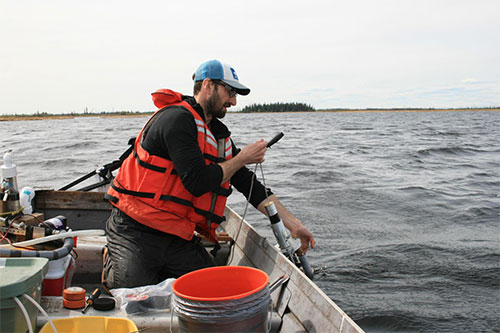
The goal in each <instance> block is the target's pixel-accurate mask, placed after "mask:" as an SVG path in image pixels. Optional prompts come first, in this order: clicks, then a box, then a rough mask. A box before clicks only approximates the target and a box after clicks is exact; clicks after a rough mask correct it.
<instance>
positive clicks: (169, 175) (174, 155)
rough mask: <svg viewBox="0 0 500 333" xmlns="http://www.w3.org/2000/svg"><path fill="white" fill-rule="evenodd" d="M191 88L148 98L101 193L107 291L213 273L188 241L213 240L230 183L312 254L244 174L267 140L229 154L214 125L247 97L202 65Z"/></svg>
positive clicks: (222, 73)
mask: <svg viewBox="0 0 500 333" xmlns="http://www.w3.org/2000/svg"><path fill="white" fill-rule="evenodd" d="M193 80H194V82H195V83H194V97H189V96H183V95H181V94H179V93H177V92H174V91H171V90H158V91H156V92H155V93H153V101H154V103H155V105H156V106H158V107H159V109H160V110H159V111H157V112H156V113H155V114H154V115H153V116H152V117H151V118H150V119H149V120H148V122H147V123H146V125H145V126H144V127H143V129H142V130H141V132H140V133H139V136H138V137H137V138H136V140H135V145H134V151H133V152H132V153H131V154H130V155H129V156H128V157H127V159H125V161H124V162H123V164H122V166H121V168H120V171H119V172H118V174H117V176H116V178H115V179H114V181H113V183H112V186H111V188H110V189H109V191H108V193H107V195H106V196H107V198H108V199H109V200H110V202H111V203H112V204H113V206H114V207H113V210H112V213H111V216H110V218H109V219H108V222H107V227H106V228H107V237H108V245H107V255H106V256H105V264H104V271H103V283H104V285H105V286H106V287H107V288H109V289H111V288H122V287H136V286H142V285H150V284H157V283H159V282H160V281H163V280H164V279H166V278H169V277H179V276H181V275H182V274H185V273H188V272H191V271H193V270H196V269H200V268H205V267H210V266H214V260H213V258H212V257H211V255H210V254H208V253H207V251H206V250H205V249H204V247H203V246H202V245H201V243H200V237H199V236H198V235H203V236H205V237H206V238H207V239H209V240H211V241H214V242H215V241H216V237H217V236H216V233H215V231H216V228H217V226H218V224H219V223H221V222H222V221H223V220H224V217H223V214H224V207H225V203H226V198H227V196H228V195H229V194H230V193H231V187H230V185H233V186H234V187H235V188H236V189H237V190H238V191H240V192H242V193H243V194H244V195H245V196H246V197H247V198H249V200H250V203H251V204H252V205H253V206H254V207H256V208H257V209H258V210H259V211H261V212H262V213H263V214H266V212H265V208H264V204H265V202H266V195H268V196H269V198H270V199H271V200H273V201H274V203H275V205H276V207H277V210H278V213H279V215H280V216H281V218H282V220H283V223H284V224H285V226H286V227H287V228H288V229H289V230H290V231H291V234H292V236H293V237H298V238H300V240H301V249H300V251H302V252H304V253H305V252H306V251H307V249H308V248H309V247H314V242H315V241H314V237H313V235H312V234H311V232H310V231H309V230H308V229H307V228H306V227H305V226H303V225H302V223H301V222H300V221H299V220H298V219H297V218H296V217H295V216H294V215H293V214H291V213H290V212H289V211H288V210H286V209H285V207H283V205H282V204H281V203H280V202H279V200H278V199H277V198H276V196H275V195H274V194H272V192H271V191H270V190H269V189H266V188H264V186H263V185H262V184H261V183H260V182H258V181H257V179H256V178H255V175H254V174H253V172H251V171H250V170H249V169H247V168H246V167H245V165H247V164H254V163H261V162H263V161H264V155H265V153H266V149H267V148H266V145H267V142H265V141H264V140H260V141H257V142H254V143H252V144H250V145H248V146H246V147H244V148H243V149H241V150H240V149H237V148H236V147H234V145H233V143H232V140H231V138H230V132H229V130H228V129H227V127H226V126H225V125H224V124H223V123H222V122H221V121H220V120H219V119H221V118H223V117H224V116H225V114H226V112H227V109H228V108H229V107H231V106H234V105H236V97H237V94H240V95H248V94H249V93H250V89H249V88H247V87H246V86H244V85H243V84H241V83H240V82H239V80H238V76H237V75H236V72H235V71H234V69H233V68H232V67H230V66H229V65H227V64H224V63H222V62H220V61H218V60H211V61H207V62H205V63H203V64H202V65H201V66H200V67H199V68H198V69H197V70H196V72H195V73H194V74H193ZM252 179H253V186H251V184H252ZM251 189H252V190H251ZM250 190H251V193H250ZM266 191H267V194H266Z"/></svg>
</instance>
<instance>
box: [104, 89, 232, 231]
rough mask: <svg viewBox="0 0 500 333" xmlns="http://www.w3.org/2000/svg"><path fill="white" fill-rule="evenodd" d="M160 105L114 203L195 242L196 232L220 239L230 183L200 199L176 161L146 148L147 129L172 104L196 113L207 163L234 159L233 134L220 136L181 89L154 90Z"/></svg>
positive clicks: (115, 186)
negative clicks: (184, 180) (217, 234)
mask: <svg viewBox="0 0 500 333" xmlns="http://www.w3.org/2000/svg"><path fill="white" fill-rule="evenodd" d="M153 100H154V102H155V105H156V106H157V107H159V108H160V110H158V111H156V112H155V113H154V114H153V115H152V116H151V118H149V120H148V122H147V123H146V125H144V127H143V128H142V130H141V132H140V133H139V136H138V137H137V139H136V140H135V144H134V150H133V152H132V153H131V154H130V155H129V156H128V157H127V158H126V159H125V160H124V161H123V164H122V166H121V168H120V171H119V172H118V174H117V176H116V178H115V179H114V180H113V182H112V184H111V187H110V188H109V190H108V193H107V198H108V199H109V200H110V202H111V203H112V204H113V205H114V206H116V207H117V208H119V209H120V210H121V211H123V212H124V213H125V214H127V215H128V216H130V217H131V218H133V219H134V220H136V221H137V222H139V223H142V224H144V225H147V226H149V227H151V228H153V229H156V230H160V231H162V232H166V233H169V234H174V235H177V236H179V237H181V238H184V239H187V240H190V239H191V238H192V237H193V234H194V231H195V230H196V231H197V232H199V233H201V234H203V235H204V236H206V237H207V238H208V239H209V240H211V241H215V240H216V238H215V229H217V226H218V224H219V223H221V222H222V221H224V220H225V217H224V209H225V206H226V199H227V196H229V194H230V193H231V189H230V185H229V181H228V182H225V183H224V184H222V185H221V187H220V188H219V189H218V190H217V191H216V192H209V193H205V194H203V195H201V196H199V197H195V196H194V195H193V194H191V193H190V192H189V191H188V190H187V189H186V188H185V187H184V185H183V184H182V182H181V179H180V177H179V176H178V175H177V172H176V170H175V167H174V164H173V163H172V161H170V160H168V159H165V158H162V157H159V156H154V155H151V154H149V153H148V152H147V151H146V150H145V149H144V148H142V145H141V143H142V140H143V133H144V130H145V129H146V128H148V126H150V125H151V123H152V122H153V121H155V119H156V116H157V115H158V114H159V113H161V112H169V108H170V107H173V106H175V107H177V108H178V107H179V106H180V107H183V108H186V109H187V110H189V111H190V112H191V114H192V115H193V117H194V121H195V123H196V128H197V129H198V145H199V146H200V149H201V151H202V153H203V156H204V158H205V164H206V165H208V164H211V163H218V162H222V161H224V160H228V159H230V158H232V144H231V140H230V138H229V137H228V138H225V139H219V140H216V139H215V137H214V135H213V134H212V133H211V131H210V129H209V128H208V127H207V124H206V123H205V121H204V120H203V119H202V117H201V116H200V115H199V114H198V113H197V112H196V110H194V109H193V107H192V106H191V105H189V103H187V102H184V101H183V100H182V95H181V94H180V93H177V92H174V91H171V90H165V89H162V90H157V91H156V92H155V93H153Z"/></svg>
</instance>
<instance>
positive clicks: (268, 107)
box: [241, 102, 315, 113]
mask: <svg viewBox="0 0 500 333" xmlns="http://www.w3.org/2000/svg"><path fill="white" fill-rule="evenodd" d="M298 111H315V109H314V108H313V107H312V105H309V104H305V103H281V102H278V103H269V104H266V103H265V104H251V105H248V106H245V107H244V108H243V109H242V110H241V112H243V113H250V112H298Z"/></svg>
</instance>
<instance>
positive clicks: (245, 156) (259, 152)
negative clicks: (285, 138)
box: [219, 139, 267, 183]
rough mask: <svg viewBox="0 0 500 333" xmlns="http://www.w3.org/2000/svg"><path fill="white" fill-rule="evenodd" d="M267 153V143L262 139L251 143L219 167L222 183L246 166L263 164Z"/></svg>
mask: <svg viewBox="0 0 500 333" xmlns="http://www.w3.org/2000/svg"><path fill="white" fill-rule="evenodd" d="M266 151H267V142H266V141H264V140H263V139H261V140H259V141H257V142H254V143H251V144H249V145H248V146H246V147H243V149H241V150H240V152H239V153H238V154H237V155H236V156H234V157H233V158H232V159H230V160H227V161H224V162H222V163H220V164H219V165H220V166H221V168H222V172H223V177H222V183H225V182H227V181H228V180H229V179H231V177H232V176H233V175H234V174H235V173H236V171H238V170H239V169H240V168H242V167H244V166H245V165H247V164H254V163H262V162H264V155H265V154H266Z"/></svg>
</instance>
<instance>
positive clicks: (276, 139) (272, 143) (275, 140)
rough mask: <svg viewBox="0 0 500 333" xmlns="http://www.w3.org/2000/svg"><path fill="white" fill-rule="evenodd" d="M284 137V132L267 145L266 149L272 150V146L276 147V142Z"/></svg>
mask: <svg viewBox="0 0 500 333" xmlns="http://www.w3.org/2000/svg"><path fill="white" fill-rule="evenodd" d="M283 135H285V134H283V132H279V133H278V134H276V135H275V136H274V138H272V139H271V141H269V142H268V143H267V146H266V147H267V148H271V146H272V145H274V144H275V143H276V142H278V141H279V140H280V139H281V138H282V137H283Z"/></svg>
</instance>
